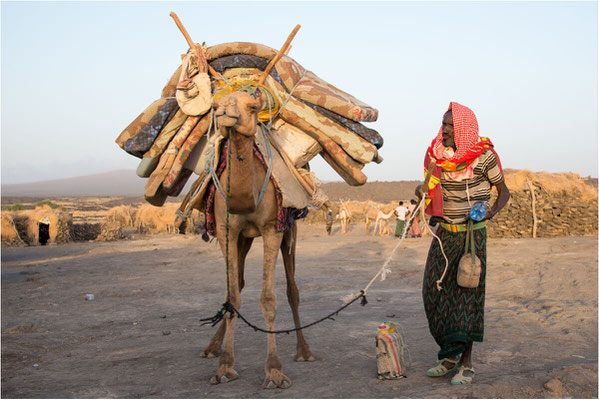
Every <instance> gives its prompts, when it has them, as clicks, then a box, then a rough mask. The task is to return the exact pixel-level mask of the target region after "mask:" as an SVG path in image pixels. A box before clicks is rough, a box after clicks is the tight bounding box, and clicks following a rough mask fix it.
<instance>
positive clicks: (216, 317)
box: [200, 293, 368, 335]
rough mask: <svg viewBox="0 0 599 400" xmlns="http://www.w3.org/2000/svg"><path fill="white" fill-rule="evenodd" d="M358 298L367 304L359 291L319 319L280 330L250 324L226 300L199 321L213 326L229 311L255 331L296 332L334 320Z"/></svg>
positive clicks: (362, 303)
mask: <svg viewBox="0 0 599 400" xmlns="http://www.w3.org/2000/svg"><path fill="white" fill-rule="evenodd" d="M359 298H362V301H361V302H360V304H361V305H362V306H365V305H366V304H368V301H367V300H366V295H365V293H361V294H360V295H359V296H357V297H356V298H355V299H353V300H352V301H350V302H349V303H347V304H344V305H343V306H341V307H340V308H339V309H337V310H336V311H333V312H332V313H330V314H329V315H327V316H325V317H322V318H321V319H319V320H316V321H314V322H312V323H310V324H307V325H304V326H300V327H298V328H293V329H282V330H277V331H269V330H266V329H262V328H260V327H258V326H256V325H254V324H252V323H251V322H249V321H248V320H247V319H245V317H244V316H243V315H241V314H240V313H239V311H237V309H236V308H235V307H233V304H231V303H230V302H229V301H228V300H227V302H226V303H224V304H223V308H221V309H220V311H218V312H217V313H216V315H214V316H213V317H210V318H202V319H200V322H204V323H203V324H202V325H206V324H212V326H215V325H216V324H218V323H219V322H220V321H221V320H222V319H223V318H224V316H225V313H227V312H228V313H230V318H233V315H234V314H237V316H238V317H239V318H240V319H241V320H242V321H243V322H245V323H246V325H248V326H249V327H250V328H252V329H254V331H255V332H257V331H260V332H264V333H273V334H277V335H278V334H281V333H286V334H290V333H291V332H296V331H300V330H302V329H306V328H309V327H311V326H314V325H316V324H319V323H321V322H323V321H326V320H327V319H330V320H332V321H334V320H335V319H334V318H332V317H333V316H334V315H337V314H339V313H340V312H341V311H343V310H344V309H346V308H347V307H349V306H350V305H351V304H352V303H353V302H355V301H356V300H358V299H359Z"/></svg>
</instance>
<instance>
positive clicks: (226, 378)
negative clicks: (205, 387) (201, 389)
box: [210, 366, 239, 385]
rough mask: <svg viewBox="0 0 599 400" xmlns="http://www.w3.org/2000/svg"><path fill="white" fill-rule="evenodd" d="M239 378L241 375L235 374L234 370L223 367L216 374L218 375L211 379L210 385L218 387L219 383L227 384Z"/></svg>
mask: <svg viewBox="0 0 599 400" xmlns="http://www.w3.org/2000/svg"><path fill="white" fill-rule="evenodd" d="M238 377H239V375H238V374H237V372H235V370H234V369H233V368H230V367H225V366H221V367H220V368H219V369H218V371H217V372H216V375H214V376H213V377H212V378H210V383H211V384H212V385H218V384H219V383H227V382H231V381H234V380H235V379H237V378H238Z"/></svg>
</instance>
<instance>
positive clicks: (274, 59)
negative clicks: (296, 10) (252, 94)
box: [258, 24, 301, 85]
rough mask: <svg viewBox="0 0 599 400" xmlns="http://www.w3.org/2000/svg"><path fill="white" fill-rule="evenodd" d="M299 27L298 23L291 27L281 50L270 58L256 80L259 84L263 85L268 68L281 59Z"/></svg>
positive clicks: (268, 72) (268, 71)
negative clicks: (291, 29)
mask: <svg viewBox="0 0 599 400" xmlns="http://www.w3.org/2000/svg"><path fill="white" fill-rule="evenodd" d="M300 28H301V25H299V24H298V25H296V26H295V28H293V31H291V33H290V34H289V36H288V37H287V40H286V41H285V43H284V44H283V47H281V50H279V52H278V53H277V55H276V56H274V57H273V59H272V60H270V62H269V63H268V65H267V66H266V69H265V70H264V72H263V73H262V76H261V77H260V79H259V80H258V84H259V85H263V84H264V81H265V80H266V77H267V76H268V74H270V70H271V69H272V67H274V66H275V64H276V63H277V61H279V60H280V59H281V57H283V54H285V52H286V51H287V47H289V45H290V44H291V41H292V40H293V38H294V37H295V34H296V33H297V31H299V29H300Z"/></svg>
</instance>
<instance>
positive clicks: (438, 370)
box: [426, 358, 458, 377]
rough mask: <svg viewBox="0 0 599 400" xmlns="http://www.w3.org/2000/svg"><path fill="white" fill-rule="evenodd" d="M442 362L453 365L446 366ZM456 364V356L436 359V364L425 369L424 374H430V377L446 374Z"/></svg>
mask: <svg viewBox="0 0 599 400" xmlns="http://www.w3.org/2000/svg"><path fill="white" fill-rule="evenodd" d="M444 362H448V363H450V364H453V367H451V368H447V367H446V366H445V365H443V363H444ZM457 365H458V359H457V358H454V359H452V358H443V359H441V360H437V365H435V366H434V367H432V368H430V369H429V370H428V371H426V374H427V375H428V376H432V377H437V376H443V375H445V374H447V373H448V372H449V371H453V370H454V369H455V368H456V367H457Z"/></svg>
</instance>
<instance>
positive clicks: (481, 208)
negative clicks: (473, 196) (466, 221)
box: [470, 201, 487, 221]
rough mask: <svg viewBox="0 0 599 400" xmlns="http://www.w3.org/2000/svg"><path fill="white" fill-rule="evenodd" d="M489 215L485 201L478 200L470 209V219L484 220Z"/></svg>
mask: <svg viewBox="0 0 599 400" xmlns="http://www.w3.org/2000/svg"><path fill="white" fill-rule="evenodd" d="M485 215H487V203H486V202H484V201H477V202H476V203H474V205H473V206H472V208H471V209H470V219H472V220H473V221H482V219H483V218H484V217H485Z"/></svg>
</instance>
